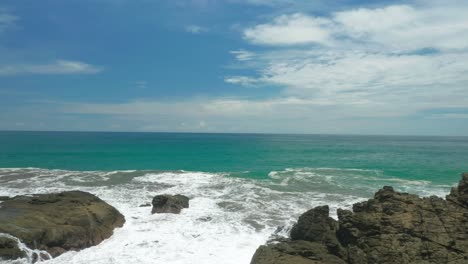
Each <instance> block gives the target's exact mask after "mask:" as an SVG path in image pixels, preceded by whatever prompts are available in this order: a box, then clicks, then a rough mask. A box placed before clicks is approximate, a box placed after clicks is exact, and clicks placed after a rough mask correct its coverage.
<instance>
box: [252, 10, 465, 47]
mask: <svg viewBox="0 0 468 264" xmlns="http://www.w3.org/2000/svg"><path fill="white" fill-rule="evenodd" d="M467 12H468V6H466V5H460V6H447V7H440V6H437V7H431V6H424V7H419V8H415V7H413V6H409V5H392V6H387V7H384V8H375V9H368V8H359V9H351V10H346V11H341V12H337V13H334V14H332V15H330V16H324V17H317V16H309V15H305V14H300V13H296V14H292V15H282V16H279V17H277V18H275V19H273V21H271V22H269V23H265V24H259V25H256V26H253V27H249V28H246V29H245V30H244V32H243V37H244V39H246V40H247V41H249V42H251V43H254V44H261V45H273V46H284V45H304V44H317V43H318V44H322V45H328V46H332V45H338V46H343V45H349V44H350V43H349V39H351V40H352V41H353V42H354V44H360V45H362V44H363V43H367V45H371V44H376V45H380V46H382V47H383V48H385V49H389V48H391V49H396V50H417V49H423V48H429V47H431V48H436V49H465V48H468V41H466V40H467V39H468V16H467V15H466V14H467ZM343 39H346V40H348V41H344V40H343Z"/></svg>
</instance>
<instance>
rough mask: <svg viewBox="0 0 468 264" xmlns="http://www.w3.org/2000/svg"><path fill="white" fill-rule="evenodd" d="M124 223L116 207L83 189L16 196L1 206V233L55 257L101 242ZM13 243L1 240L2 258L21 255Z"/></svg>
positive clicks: (12, 257)
mask: <svg viewBox="0 0 468 264" xmlns="http://www.w3.org/2000/svg"><path fill="white" fill-rule="evenodd" d="M124 222H125V218H124V216H123V215H122V214H120V212H119V211H117V209H115V208H114V207H112V206H110V205H109V204H107V203H106V202H104V201H102V200H101V199H99V198H98V197H96V196H94V195H92V194H90V193H87V192H81V191H70V192H62V193H55V194H37V195H32V196H16V197H13V198H10V199H8V200H6V201H4V202H2V203H1V205H0V223H1V224H0V233H6V234H9V235H12V236H14V237H16V238H18V239H20V240H21V242H23V243H24V244H26V245H27V246H28V247H29V248H31V249H39V250H45V251H47V252H48V253H50V255H52V256H54V257H55V256H57V255H60V254H62V253H64V252H66V251H69V250H80V249H83V248H87V247H90V246H94V245H97V244H99V243H100V242H101V241H103V240H104V239H106V238H109V237H110V236H111V235H112V233H113V230H114V228H116V227H121V226H122V225H123V224H124ZM13 242H14V241H11V239H3V240H2V239H0V258H6V259H14V258H17V257H21V256H22V255H21V254H17V253H18V250H17V248H15V246H14V245H15V244H16V243H13Z"/></svg>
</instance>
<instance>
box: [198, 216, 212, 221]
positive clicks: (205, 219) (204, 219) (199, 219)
mask: <svg viewBox="0 0 468 264" xmlns="http://www.w3.org/2000/svg"><path fill="white" fill-rule="evenodd" d="M211 220H213V218H212V217H210V216H205V217H199V218H197V221H200V222H210V221H211Z"/></svg>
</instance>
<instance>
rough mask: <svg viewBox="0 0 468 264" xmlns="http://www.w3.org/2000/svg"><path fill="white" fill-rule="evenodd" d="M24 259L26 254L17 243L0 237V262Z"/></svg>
mask: <svg viewBox="0 0 468 264" xmlns="http://www.w3.org/2000/svg"><path fill="white" fill-rule="evenodd" d="M24 257H26V253H25V252H23V251H22V250H21V249H20V248H19V247H18V243H17V242H16V241H15V240H14V239H11V238H7V237H0V260H1V259H13V260H14V259H19V258H24Z"/></svg>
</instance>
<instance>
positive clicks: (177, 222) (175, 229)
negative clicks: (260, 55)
mask: <svg viewBox="0 0 468 264" xmlns="http://www.w3.org/2000/svg"><path fill="white" fill-rule="evenodd" d="M335 170H336V169H335ZM326 171H327V173H325V172H324V170H323V169H315V170H314V169H310V168H302V169H286V170H284V171H276V172H271V173H270V174H269V176H270V179H267V180H254V179H243V178H235V177H230V176H229V175H228V174H223V173H203V172H188V171H173V172H157V171H112V172H99V171H95V172H89V171H88V172H77V171H64V170H45V169H34V168H29V169H8V170H6V169H0V176H3V177H0V183H1V184H0V195H9V196H14V195H22V194H30V193H46V192H57V191H64V190H73V189H80V190H83V191H88V192H91V193H93V194H96V195H97V196H99V197H100V198H101V199H103V200H105V201H106V202H108V203H109V204H111V205H113V206H115V207H116V208H117V209H118V210H119V211H120V212H122V214H124V215H125V218H126V223H125V225H124V227H123V228H120V229H116V230H115V233H114V235H113V236H112V237H111V238H109V239H107V240H105V241H104V242H102V243H101V244H99V245H98V246H95V247H91V248H88V249H85V250H82V251H80V252H68V253H65V254H63V255H61V256H59V257H57V258H55V259H53V260H49V261H47V263H57V264H59V263H60V264H64V263H76V264H81V263H83V264H84V263H98V264H99V263H102V264H104V263H168V264H172V263H174V264H178V263H180V264H182V263H184V264H191V263H193V264H198V263H200V264H215V263H216V264H218V263H223V264H231V263H232V264H234V263H235V264H241V263H249V262H250V259H251V257H252V255H253V253H254V252H255V250H256V248H257V247H258V246H259V245H261V244H263V243H265V242H266V241H267V240H268V239H269V238H271V236H272V235H276V236H277V235H283V236H287V234H288V231H289V229H290V228H291V226H292V225H293V223H294V222H295V221H296V219H297V217H298V216H299V215H300V214H301V213H303V212H304V211H306V210H308V209H310V208H312V207H315V206H317V205H323V204H328V205H330V209H331V214H332V216H334V217H336V213H335V212H336V209H337V208H339V207H341V208H347V209H349V208H351V206H352V204H353V203H355V202H358V201H362V200H364V199H366V198H368V197H370V196H371V195H372V192H374V191H375V190H376V188H375V186H379V187H381V186H380V185H381V184H382V183H383V182H381V181H378V180H375V179H372V177H376V178H378V179H380V178H379V177H377V176H376V175H375V174H374V175H372V172H369V173H368V174H370V176H369V175H368V174H365V173H364V174H365V175H364V176H363V178H362V179H358V180H357V179H356V178H353V177H359V175H361V174H363V173H362V172H359V171H348V172H346V171H345V172H343V171H340V172H339V173H338V172H333V170H331V169H326ZM353 173H354V174H353ZM345 174H346V175H348V176H349V180H346V179H347V178H346V177H343V175H345ZM21 175H23V176H24V175H27V177H20V176H21ZM366 177H367V178H366ZM387 180H389V182H393V183H396V184H402V185H405V184H407V183H402V182H399V181H395V180H392V179H387ZM370 182H371V183H373V184H374V185H372V184H371V186H370V187H367V185H368V184H369V183H370ZM384 183H386V182H384ZM409 186H410V187H409V188H413V189H412V190H418V189H417V188H420V187H421V188H422V187H424V188H425V189H426V190H428V192H429V193H430V194H437V192H438V191H441V190H442V189H443V188H442V189H441V188H439V187H437V188H436V187H434V188H433V186H432V184H431V183H430V182H428V183H426V184H422V185H419V184H414V185H409ZM370 189H372V191H371V190H370ZM363 190H365V191H363ZM162 193H168V194H184V195H187V196H189V197H190V208H188V209H184V210H183V211H182V213H181V214H180V215H172V214H155V215H151V214H150V210H151V208H150V207H139V206H140V205H142V204H146V203H149V202H150V201H151V199H152V197H153V196H154V195H156V194H162ZM279 227H280V228H279ZM25 262H27V261H26V260H25Z"/></svg>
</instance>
